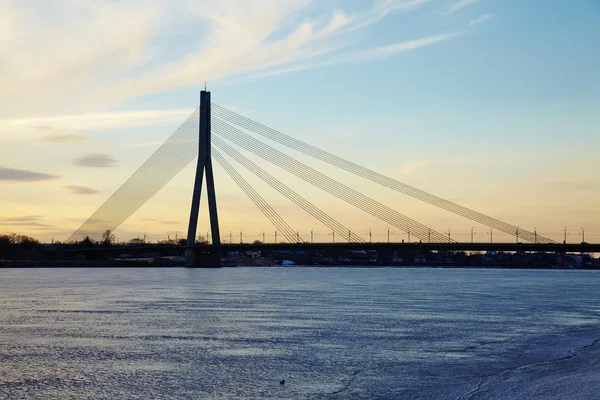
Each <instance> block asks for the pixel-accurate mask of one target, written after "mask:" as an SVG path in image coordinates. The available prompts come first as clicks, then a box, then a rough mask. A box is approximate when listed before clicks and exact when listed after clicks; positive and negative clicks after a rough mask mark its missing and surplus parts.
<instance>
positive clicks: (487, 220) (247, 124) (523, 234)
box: [212, 103, 556, 243]
mask: <svg viewBox="0 0 600 400" xmlns="http://www.w3.org/2000/svg"><path fill="white" fill-rule="evenodd" d="M212 106H213V107H212V113H213V116H217V117H219V118H222V119H224V120H226V121H229V122H231V123H233V124H235V125H238V126H240V127H243V128H245V129H248V130H249V131H252V132H254V133H256V134H258V135H261V136H263V137H266V138H269V139H271V140H273V141H276V142H278V143H280V144H283V145H285V146H288V147H290V148H292V149H295V150H297V151H300V152H302V153H304V154H306V155H309V156H312V157H314V158H317V159H319V160H321V161H324V162H326V163H329V164H331V165H333V166H336V167H339V168H341V169H343V170H345V171H347V172H350V173H353V174H355V175H358V176H360V177H363V178H365V179H367V180H370V181H371V182H374V183H378V184H380V185H382V186H386V187H388V188H390V189H393V190H395V191H398V192H400V193H404V194H406V195H409V196H411V197H414V198H416V199H419V200H421V201H424V202H427V203H429V204H432V205H434V206H437V207H439V208H442V209H445V210H447V211H450V212H452V213H455V214H458V215H460V216H463V217H465V218H468V219H471V220H473V221H475V222H478V223H481V224H483V225H486V226H488V227H491V228H494V229H497V230H499V231H501V232H504V233H507V234H509V235H512V236H517V235H518V236H519V237H520V238H523V239H524V240H526V241H529V242H534V241H536V242H537V243H556V242H555V241H554V240H552V239H549V238H546V237H543V236H540V235H537V234H535V233H533V232H530V231H527V230H525V229H520V228H519V227H517V226H514V225H511V224H508V223H506V222H503V221H500V220H498V219H496V218H493V217H490V216H488V215H485V214H482V213H479V212H477V211H474V210H472V209H470V208H467V207H464V206H461V205H459V204H456V203H453V202H451V201H449V200H446V199H443V198H441V197H438V196H435V195H432V194H430V193H427V192H425V191H423V190H420V189H417V188H415V187H412V186H410V185H407V184H405V183H402V182H400V181H397V180H395V179H393V178H390V177H387V176H385V175H382V174H380V173H377V172H375V171H373V170H370V169H368V168H365V167H363V166H360V165H358V164H355V163H353V162H351V161H348V160H346V159H343V158H341V157H338V156H336V155H333V154H331V153H329V152H327V151H324V150H321V149H319V148H317V147H314V146H312V145H310V144H307V143H305V142H302V141H300V140H298V139H295V138H293V137H291V136H288V135H286V134H284V133H282V132H279V131H276V130H274V129H271V128H269V127H267V126H265V125H262V124H260V123H258V122H256V121H253V120H251V119H249V118H246V117H244V116H242V115H240V114H237V113H235V112H233V111H230V110H228V109H226V108H224V107H222V106H219V105H218V104H214V103H212Z"/></svg>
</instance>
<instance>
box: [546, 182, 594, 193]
mask: <svg viewBox="0 0 600 400" xmlns="http://www.w3.org/2000/svg"><path fill="white" fill-rule="evenodd" d="M538 185H541V186H542V187H545V188H547V189H551V190H555V191H557V192H560V193H568V192H574V191H594V190H597V189H598V188H599V187H600V182H599V181H596V180H592V179H569V180H567V179H563V180H560V179H556V180H546V181H541V182H538Z"/></svg>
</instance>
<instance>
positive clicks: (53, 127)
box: [0, 108, 194, 144]
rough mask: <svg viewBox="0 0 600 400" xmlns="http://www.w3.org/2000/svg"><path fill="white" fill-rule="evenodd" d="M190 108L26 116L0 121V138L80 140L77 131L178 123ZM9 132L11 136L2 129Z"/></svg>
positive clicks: (82, 138)
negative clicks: (3, 133)
mask: <svg viewBox="0 0 600 400" xmlns="http://www.w3.org/2000/svg"><path fill="white" fill-rule="evenodd" d="M193 112H194V110H193V109H187V108H186V109H172V110H137V111H111V112H99V113H85V114H79V115H64V116H54V117H52V116H50V117H28V118H15V119H4V120H0V140H5V141H7V140H14V139H22V138H24V137H39V135H40V133H42V136H41V140H42V141H43V142H45V143H53V144H62V143H73V144H77V143H81V142H84V141H85V140H87V137H86V136H83V135H80V134H76V133H74V132H77V131H91V130H110V129H122V128H135V127H144V126H157V125H160V124H168V123H172V122H180V121H181V120H182V119H185V118H187V117H189V116H190V115H191V114H192V113H193ZM4 131H5V132H11V133H12V134H11V135H10V136H7V135H2V132H4Z"/></svg>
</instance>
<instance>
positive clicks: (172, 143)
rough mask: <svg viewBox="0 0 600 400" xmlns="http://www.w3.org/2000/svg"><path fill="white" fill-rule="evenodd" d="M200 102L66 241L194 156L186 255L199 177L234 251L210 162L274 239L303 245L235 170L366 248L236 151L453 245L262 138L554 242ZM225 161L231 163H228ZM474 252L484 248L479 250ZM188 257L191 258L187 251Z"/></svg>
mask: <svg viewBox="0 0 600 400" xmlns="http://www.w3.org/2000/svg"><path fill="white" fill-rule="evenodd" d="M200 98H201V101H200V107H199V108H197V109H196V110H195V111H194V112H193V113H192V114H191V115H190V116H189V117H188V118H187V120H186V121H185V122H183V124H182V125H181V126H180V127H179V128H178V129H177V130H175V132H173V134H172V135H171V136H170V137H169V138H168V139H167V140H165V142H164V143H163V144H162V145H161V146H160V147H159V148H158V149H157V150H156V151H155V152H154V153H153V154H152V155H151V156H150V157H149V158H148V159H147V160H146V161H145V162H144V163H143V164H142V165H141V166H140V167H139V168H138V170H137V171H135V173H133V174H132V175H131V176H130V177H129V178H128V179H127V180H126V181H125V182H124V183H123V184H122V185H121V186H120V187H119V188H118V189H117V190H116V191H115V192H114V193H113V194H112V195H111V196H110V197H109V198H108V199H107V200H106V201H105V202H104V203H103V204H102V205H101V206H100V207H99V208H98V209H97V210H96V211H95V212H94V213H93V214H92V215H91V216H90V217H89V218H88V219H87V220H86V221H85V222H84V223H83V224H82V225H81V226H80V227H79V229H77V230H76V231H75V232H74V233H73V234H72V235H71V237H70V238H69V241H78V240H82V239H83V238H85V237H89V238H91V239H93V240H98V239H100V238H101V236H102V234H103V233H104V232H106V231H107V230H110V231H114V230H115V229H117V228H118V227H119V226H120V225H121V224H122V223H123V222H125V221H126V220H127V219H128V218H129V217H130V216H131V215H132V214H133V213H135V212H136V211H137V210H138V209H139V208H140V207H142V206H143V205H144V204H145V203H146V202H147V201H148V200H150V199H151V198H152V197H153V196H154V195H155V194H156V193H157V192H158V191H159V190H160V189H161V188H163V187H164V186H165V185H166V184H167V183H168V182H169V181H170V180H171V179H173V178H174V177H175V176H176V175H177V174H178V173H179V172H181V171H182V170H183V169H184V168H185V167H186V166H187V165H189V164H190V163H191V162H192V161H193V160H194V159H196V158H197V165H196V176H195V181H194V191H193V196H192V205H191V211H190V220H189V225H188V235H187V248H188V250H189V249H193V248H194V246H195V244H196V231H197V222H198V214H199V211H200V210H199V209H200V198H201V195H202V187H203V180H204V177H206V191H207V196H208V208H209V216H210V225H211V236H212V244H213V246H214V248H215V250H216V249H226V250H231V249H233V248H234V247H235V245H233V244H232V243H229V244H228V245H227V246H224V245H222V244H221V240H220V238H221V235H220V231H219V218H218V207H217V204H218V203H217V195H216V188H215V186H216V185H215V180H214V174H213V164H212V162H213V160H214V161H216V162H217V163H218V164H219V166H220V167H222V168H223V170H224V171H225V172H226V173H227V175H229V176H230V177H231V179H232V180H233V181H234V182H235V183H236V184H237V185H238V186H239V188H240V189H241V190H242V191H243V192H244V193H245V194H246V195H247V196H248V197H249V198H250V199H251V200H252V202H253V203H254V204H255V205H256V207H257V208H258V209H259V210H260V211H261V212H262V213H263V214H264V216H265V217H266V218H267V219H268V220H269V221H270V222H271V223H272V224H273V226H274V228H275V229H276V232H278V233H279V234H280V238H281V240H284V241H287V242H289V243H292V244H298V245H299V246H300V245H304V246H306V243H305V242H304V240H302V239H301V238H300V237H299V236H298V231H297V230H296V229H294V228H293V227H292V226H290V225H289V224H288V223H287V222H286V220H285V219H284V218H282V216H281V215H280V214H279V213H277V212H276V211H275V210H274V209H273V207H271V205H270V204H269V203H268V202H267V201H266V200H265V198H264V197H263V196H261V194H260V193H259V192H258V191H257V190H256V189H255V188H254V187H253V186H252V185H251V184H250V183H249V182H248V181H247V180H246V179H245V178H244V176H243V174H242V173H241V172H240V171H242V170H243V171H246V170H247V171H248V172H250V173H251V174H253V175H255V176H256V177H258V178H260V179H261V180H262V181H264V182H265V183H266V184H268V185H269V186H271V187H272V188H273V189H275V190H276V191H277V192H279V193H280V194H281V195H283V196H284V197H286V198H287V199H288V200H289V201H291V202H292V203H294V204H295V205H296V206H298V207H299V208H301V209H302V210H304V211H305V212H306V213H307V214H309V215H310V216H312V217H313V218H314V219H316V220H318V221H319V222H320V223H322V224H323V225H324V226H327V227H328V228H329V229H330V230H331V232H333V233H334V234H337V235H339V236H338V237H339V238H345V239H346V240H347V242H348V243H349V244H351V245H352V246H354V247H360V244H361V243H362V244H365V241H364V240H363V239H362V238H361V237H360V235H358V234H356V233H355V232H352V230H351V229H349V228H348V227H347V226H345V225H344V224H343V223H342V222H341V221H338V220H336V219H334V218H333V217H332V216H330V215H328V214H327V213H326V212H324V211H323V210H322V209H321V208H319V206H318V205H317V204H314V203H312V202H310V201H309V200H307V199H306V198H305V197H304V196H302V194H301V193H298V192H297V191H295V190H294V189H293V188H291V187H289V186H288V185H286V184H285V183H284V182H282V181H281V180H280V179H277V178H276V177H275V176H273V175H272V174H270V173H269V172H267V171H266V170H265V169H263V168H262V167H261V166H259V165H258V164H257V163H255V162H254V161H252V160H251V159H250V158H248V157H247V156H245V155H244V154H243V153H242V152H241V151H240V150H243V151H245V152H249V153H251V154H253V155H254V156H256V157H259V158H260V159H262V160H265V161H267V162H268V163H270V164H272V165H274V166H276V167H278V168H280V169H282V170H284V171H286V172H287V173H289V174H291V175H294V176H296V177H297V178H300V179H302V180H303V181H305V182H307V183H309V184H311V185H313V186H314V187H316V188H318V189H320V190H322V191H324V192H327V193H329V194H330V195H333V196H335V197H337V198H338V199H340V200H343V201H344V202H346V203H348V204H350V205H352V206H354V207H356V208H357V209H358V210H360V211H361V212H365V213H367V214H370V215H371V216H372V217H373V218H377V219H379V220H381V221H384V222H385V223H387V224H389V225H390V226H393V227H395V228H397V229H399V230H401V231H404V232H409V233H410V234H411V235H412V236H413V237H415V238H417V239H418V240H419V242H421V243H423V244H428V246H429V247H432V245H434V244H436V243H439V244H444V246H446V247H448V246H450V248H460V246H458V245H457V244H456V242H455V241H454V240H453V239H452V238H451V237H449V235H446V234H443V233H440V232H437V231H435V230H433V229H431V228H430V227H427V226H425V225H424V224H421V223H419V222H418V221H415V220H414V219H411V218H409V217H408V216H406V215H404V214H402V213H400V212H398V211H397V210H394V209H392V208H390V207H388V206H386V205H384V204H382V203H380V202H378V201H376V200H374V199H373V198H371V197H369V196H368V195H367V194H365V193H362V192H360V191H359V190H357V189H355V188H352V187H349V186H347V185H345V184H343V183H341V182H339V181H338V180H336V179H334V178H332V177H330V176H328V175H326V174H324V173H323V172H320V171H318V170H316V169H314V168H312V167H310V166H308V165H307V164H305V163H303V162H302V161H300V160H298V159H296V158H294V157H292V156H290V155H287V154H285V153H283V152H282V151H279V150H277V149H276V148H274V147H273V146H271V145H269V144H267V143H265V141H263V139H268V140H270V141H273V142H276V143H278V144H280V145H283V146H285V147H287V148H290V149H293V150H295V151H297V152H300V153H301V154H303V155H305V156H310V157H313V158H315V159H317V160H320V161H322V162H325V163H327V164H329V165H331V166H334V167H337V168H340V169H341V170H344V171H346V172H349V173H352V174H354V175H356V176H358V177H360V178H362V179H365V180H367V181H370V182H372V183H375V184H378V185H380V186H382V187H385V188H387V189H390V190H392V191H396V192H399V193H401V194H403V195H407V196H411V197H413V198H415V199H418V200H421V201H423V202H425V203H428V204H430V205H431V206H435V207H438V208H440V209H443V210H446V211H448V212H450V213H453V214H456V215H459V216H461V217H464V218H467V219H470V220H472V221H474V222H477V223H479V224H482V225H485V226H487V227H489V228H490V229H492V230H497V231H499V232H502V233H504V234H507V235H512V236H513V237H515V238H516V243H520V242H528V243H529V244H533V245H534V247H535V246H544V245H546V246H548V245H551V246H552V247H554V246H556V245H558V243H556V242H555V241H554V240H552V239H550V238H547V237H544V236H541V235H539V234H538V233H537V232H536V231H533V232H532V231H528V230H526V229H522V228H519V226H518V225H514V224H511V223H508V222H504V221H501V220H499V219H497V218H494V217H492V216H489V215H486V214H484V213H482V212H478V211H475V210H473V209H470V208H468V207H464V206H461V205H459V204H457V203H455V202H452V201H449V200H447V199H443V198H441V197H438V196H435V195H433V194H431V193H428V192H425V191H423V190H420V189H417V188H415V187H413V186H410V185H407V184H405V183H402V182H400V181H398V180H396V179H394V178H392V177H389V176H385V175H383V174H380V173H378V172H375V171H373V170H371V169H368V168H365V167H363V166H361V165H358V164H356V163H353V162H352V161H349V160H346V159H344V158H342V157H338V156H336V155H334V154H331V153H329V152H327V151H324V150H322V149H319V148H317V147H315V146H313V145H310V144H308V143H305V142H303V141H301V140H298V139H296V138H293V137H291V136H288V135H286V134H284V133H282V132H279V131H277V130H274V129H272V128H269V127H267V126H265V125H262V124H260V123H258V122H256V121H253V120H251V119H249V118H246V117H244V116H242V115H240V114H238V113H235V112H233V111H231V110H228V109H226V108H224V107H222V106H219V105H217V104H214V103H212V102H211V100H210V92H208V91H202V92H201V96H200ZM250 133H251V134H252V135H251V134H250ZM238 149H240V150H238ZM232 162H234V163H236V164H235V165H234V164H232ZM298 242H300V243H298ZM365 245H366V244H365ZM245 246H246V247H247V246H248V245H245ZM481 247H482V249H483V246H481ZM530 247H531V246H530ZM547 248H548V247H547ZM203 249H206V246H203ZM188 255H189V256H190V258H192V256H191V253H190V254H188Z"/></svg>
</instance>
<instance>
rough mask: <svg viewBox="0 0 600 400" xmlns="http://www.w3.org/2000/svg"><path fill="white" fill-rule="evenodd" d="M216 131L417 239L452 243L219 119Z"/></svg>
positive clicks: (215, 121)
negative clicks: (411, 234)
mask: <svg viewBox="0 0 600 400" xmlns="http://www.w3.org/2000/svg"><path fill="white" fill-rule="evenodd" d="M212 127H213V132H214V133H216V134H217V135H219V136H221V137H224V138H226V139H228V140H230V141H232V142H233V143H235V144H237V145H239V146H241V147H243V148H245V149H246V150H248V151H251V152H252V153H254V154H256V155H258V156H260V157H262V158H263V159H265V160H267V161H269V162H270V163H272V164H274V165H277V166H278V167H280V168H282V169H285V170H287V171H288V172H290V173H292V174H294V175H296V176H298V177H299V178H301V179H303V180H305V181H306V182H308V183H311V184H313V185H314V186H316V187H318V188H320V189H322V190H324V191H326V192H328V193H330V194H333V195H334V196H336V197H338V198H340V199H342V200H344V201H346V202H347V203H349V204H352V205H354V206H355V207H357V208H360V209H362V210H363V211H366V212H368V213H369V214H371V215H373V216H375V217H377V218H379V219H381V220H383V221H385V222H387V223H390V224H391V225H393V226H395V227H397V228H399V229H401V230H403V231H405V232H408V231H410V232H411V233H413V234H414V235H415V236H416V237H419V238H420V239H422V240H425V241H428V240H431V241H434V242H435V241H438V242H448V241H450V242H452V240H451V239H449V238H448V239H446V236H445V235H442V234H441V233H439V232H436V231H434V230H431V229H429V228H427V227H426V226H424V225H422V224H420V223H418V222H417V221H414V220H412V219H410V218H408V217H406V216H404V215H402V214H400V213H398V212H397V211H395V210H392V209H391V208H389V207H387V206H384V205H383V204H381V203H379V202H377V201H375V200H373V199H371V198H370V197H368V196H365V195H363V194H362V193H359V192H357V191H355V190H354V189H351V188H349V187H348V186H346V185H343V184H341V183H340V182H338V181H336V180H334V179H332V178H330V177H328V176H326V175H324V174H322V173H320V172H318V171H316V170H314V169H313V168H311V167H308V166H307V165H305V164H303V163H301V162H299V161H297V160H295V159H293V158H291V157H289V156H287V155H285V154H283V153H281V152H279V151H278V150H276V149H274V148H272V147H271V146H269V145H267V144H265V143H263V142H261V141H259V140H257V139H255V138H253V137H252V136H250V135H248V134H246V133H244V132H242V131H240V130H238V129H236V128H233V127H232V126H230V125H229V124H227V123H226V122H224V121H221V120H219V119H218V118H213V121H212Z"/></svg>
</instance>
